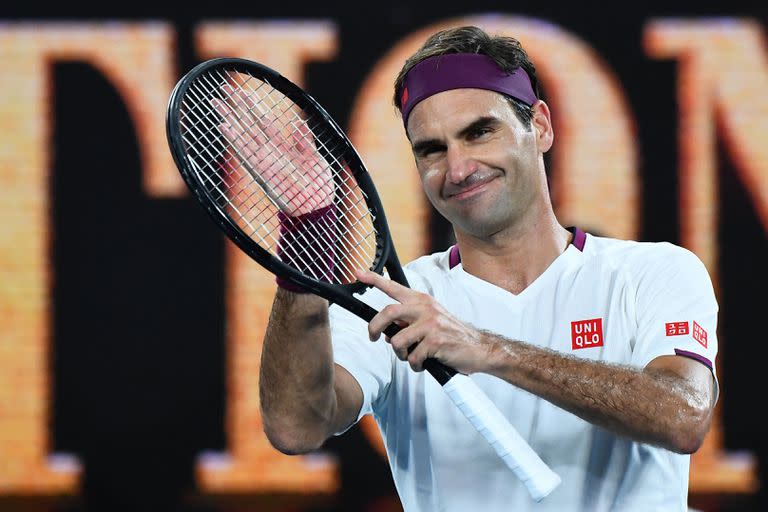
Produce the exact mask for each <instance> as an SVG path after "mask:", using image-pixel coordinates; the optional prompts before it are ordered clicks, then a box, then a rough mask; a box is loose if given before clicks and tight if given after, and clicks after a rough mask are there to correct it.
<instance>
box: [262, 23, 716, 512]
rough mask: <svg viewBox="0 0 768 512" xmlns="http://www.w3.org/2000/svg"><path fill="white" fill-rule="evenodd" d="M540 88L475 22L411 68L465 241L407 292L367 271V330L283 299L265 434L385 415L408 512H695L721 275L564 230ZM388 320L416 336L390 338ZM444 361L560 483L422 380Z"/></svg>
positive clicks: (400, 90) (418, 128)
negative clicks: (499, 450) (532, 483)
mask: <svg viewBox="0 0 768 512" xmlns="http://www.w3.org/2000/svg"><path fill="white" fill-rule="evenodd" d="M536 90H537V85H536V74H535V68H534V66H533V64H532V63H531V62H530V60H529V59H528V57H527V55H526V53H525V51H524V50H523V48H522V47H521V46H520V44H519V42H518V41H516V40H515V39H512V38H507V37H492V36H490V35H488V34H486V33H485V32H483V31H482V30H480V29H478V28H475V27H461V28H457V29H452V30H447V31H443V32H440V33H437V34H435V35H434V36H432V37H431V38H430V39H429V40H427V41H426V43H425V44H424V46H423V47H422V48H421V49H419V50H418V51H417V52H416V53H415V54H414V55H413V56H412V57H411V58H410V59H409V60H408V61H407V62H406V63H405V66H404V67H403V70H402V71H401V73H400V75H399V76H398V78H397V81H396V83H395V94H394V97H395V102H396V104H397V106H398V108H399V109H400V112H401V113H402V117H403V122H404V126H405V130H406V135H407V136H408V139H409V140H410V142H411V144H412V148H413V153H414V158H415V161H416V165H417V168H418V172H419V175H420V177H421V181H422V185H423V188H424V191H425V193H426V195H427V196H428V198H429V200H430V201H431V202H432V204H433V205H434V206H435V208H436V209H437V210H438V211H439V212H440V213H441V214H442V215H444V216H445V218H446V219H448V220H449V221H450V222H451V223H452V225H453V228H454V232H455V235H456V240H457V244H456V246H454V247H452V248H451V249H450V250H448V251H445V252H442V253H437V254H432V255H428V256H424V257H422V258H419V259H418V260H416V261H414V262H412V263H410V264H409V265H407V267H406V273H407V276H408V279H409V281H410V283H411V285H412V287H413V288H412V289H407V288H404V287H402V286H400V285H398V284H396V283H393V282H392V281H389V280H387V279H385V278H383V277H381V276H378V275H376V274H373V273H370V272H360V273H359V274H358V278H359V279H360V280H361V281H363V282H366V283H368V284H370V285H371V286H372V287H373V289H372V290H370V291H369V292H368V293H366V294H365V298H366V300H367V301H368V302H369V303H370V304H371V305H374V306H376V307H378V308H379V309H380V310H381V312H380V313H379V315H377V316H376V317H375V318H374V319H373V320H372V321H371V322H370V323H369V324H368V325H366V324H365V323H364V322H363V321H361V320H359V319H358V318H356V317H354V316H352V315H351V314H348V313H346V312H345V311H343V310H341V309H339V308H336V307H331V308H330V309H329V308H328V305H327V303H326V302H325V301H323V300H322V299H319V298H317V297H313V296H311V295H307V294H299V293H295V291H288V290H282V289H281V290H279V291H278V294H277V296H276V299H275V304H274V307H273V315H272V319H271V321H270V326H269V330H268V333H267V337H266V340H265V346H264V352H263V360H262V374H261V391H262V407H263V412H264V425H265V431H266V432H267V435H268V436H269V438H270V440H272V442H273V444H274V445H275V446H276V447H278V448H279V449H281V450H283V451H284V452H286V453H304V452H306V451H309V450H312V449H315V448H317V447H319V446H320V445H321V444H322V443H323V442H324V441H325V440H326V439H327V438H328V437H329V436H331V435H334V434H338V433H340V432H343V431H344V430H346V429H347V428H349V426H351V425H352V424H353V423H354V422H355V421H356V420H357V419H359V418H360V417H362V416H363V415H365V414H373V415H374V417H375V418H376V421H377V423H378V425H379V427H380V429H381V432H382V435H383V437H384V441H385V445H386V447H387V452H388V455H389V463H390V466H391V468H392V472H393V475H394V479H395V483H396V486H397V489H398V492H399V494H400V497H401V499H402V502H403V506H404V508H405V510H406V511H432V510H441V511H466V510H483V511H502V510H504V511H507V510H553V511H555V510H557V511H562V510H584V511H600V510H621V511H635V510H636V511H649V510H664V511H668V510H679V511H684V510H687V483H688V470H689V463H690V455H689V454H690V453H692V452H694V451H696V450H697V449H698V447H699V446H700V445H701V443H702V441H703V438H704V436H705V434H706V432H707V431H708V429H709V425H710V422H711V417H712V410H713V407H714V403H715V401H716V396H717V389H718V388H717V381H716V378H715V367H714V362H715V357H716V354H717V341H716V336H715V331H716V326H717V303H716V300H715V297H714V292H713V289H712V285H711V283H710V279H709V276H708V274H707V272H706V270H705V268H704V266H703V265H702V264H701V262H700V261H699V260H698V258H696V256H695V255H693V254H692V253H690V252H689V251H687V250H685V249H682V248H680V247H677V246H674V245H671V244H668V243H639V242H634V241H623V240H615V239H608V238H603V237H597V236H592V235H590V234H587V233H585V232H584V231H582V230H580V229H578V228H565V227H563V226H561V225H560V223H559V222H558V220H557V218H556V216H555V214H554V212H553V209H552V204H551V200H550V196H549V190H548V186H547V179H546V172H545V165H544V154H545V153H546V152H547V151H549V149H550V148H551V147H552V145H553V143H554V139H555V137H554V133H553V129H552V121H551V116H550V111H549V108H548V107H547V105H546V103H545V102H543V101H541V100H540V99H539V98H538V95H537V93H536ZM596 122H598V121H596ZM295 318H300V319H301V321H298V322H297V321H291V319H295ZM392 322H398V323H400V324H401V325H407V327H405V328H404V329H402V330H401V331H400V332H399V333H398V334H397V335H396V336H394V337H393V338H391V339H387V338H385V337H383V336H382V332H383V330H384V329H385V328H386V326H388V325H389V324H391V323H392ZM369 339H370V340H374V342H373V343H371V342H370V341H368V340H369ZM390 346H391V348H390ZM295 354H302V356H301V357H295ZM430 357H431V358H436V359H438V360H440V361H442V362H443V363H445V364H447V365H448V366H451V367H453V368H456V369H457V370H458V371H460V372H462V373H465V374H468V375H471V377H472V379H473V380H474V381H475V382H476V383H477V384H478V385H479V386H480V387H481V388H482V389H483V390H484V391H485V392H486V393H487V394H488V396H490V397H491V398H492V399H493V400H494V402H495V403H496V405H497V406H498V407H499V409H500V410H501V411H502V412H503V413H504V414H505V415H506V417H507V418H508V419H509V421H510V422H511V423H512V424H513V425H514V426H515V427H516V428H517V429H518V431H519V432H520V433H521V435H522V436H523V437H524V438H526V440H527V441H528V442H529V443H530V444H531V446H532V447H533V448H534V449H535V450H536V451H537V452H538V453H539V455H540V456H541V457H542V459H543V460H544V461H545V462H546V463H547V464H548V465H550V467H552V468H553V469H554V470H555V471H556V472H557V473H558V474H559V475H560V476H561V478H562V481H563V483H562V484H561V486H560V487H559V488H557V489H556V490H555V491H554V492H553V493H552V494H551V495H549V496H548V497H547V498H545V499H544V500H543V501H542V502H540V503H535V502H533V501H532V500H531V498H530V497H529V495H528V494H527V492H526V490H525V487H524V486H523V485H522V484H521V483H520V482H519V481H518V480H517V479H516V478H515V477H514V475H513V474H512V472H511V471H510V470H509V469H508V468H507V467H506V466H505V464H504V463H503V462H502V461H501V460H500V459H499V458H498V457H497V455H496V454H495V452H494V451H493V450H492V449H491V448H490V447H489V446H488V445H487V444H486V443H485V441H484V440H483V439H482V438H481V437H480V435H479V434H478V433H477V432H476V431H475V430H474V428H473V427H472V426H471V425H470V424H469V423H468V422H467V420H466V419H465V418H464V416H463V415H462V414H461V413H460V412H459V411H457V410H456V409H455V407H454V406H453V405H452V404H451V402H450V401H449V399H448V398H447V397H446V396H445V394H444V393H443V391H442V389H441V387H440V386H439V384H437V382H435V381H434V380H433V379H432V378H431V377H429V376H428V375H425V373H424V372H423V371H422V364H423V362H424V360H425V359H426V358H430Z"/></svg>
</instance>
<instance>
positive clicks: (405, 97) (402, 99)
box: [400, 87, 408, 110]
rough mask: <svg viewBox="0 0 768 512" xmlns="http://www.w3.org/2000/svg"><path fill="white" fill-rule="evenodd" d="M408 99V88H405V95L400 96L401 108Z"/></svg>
mask: <svg viewBox="0 0 768 512" xmlns="http://www.w3.org/2000/svg"><path fill="white" fill-rule="evenodd" d="M406 101H408V88H407V87H406V88H405V89H403V95H402V96H400V109H401V110H402V109H404V108H405V102H406Z"/></svg>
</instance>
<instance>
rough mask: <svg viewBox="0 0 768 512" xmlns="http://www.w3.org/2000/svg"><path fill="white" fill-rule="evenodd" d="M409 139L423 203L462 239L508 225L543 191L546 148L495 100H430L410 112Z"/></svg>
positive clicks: (462, 95)
mask: <svg viewBox="0 0 768 512" xmlns="http://www.w3.org/2000/svg"><path fill="white" fill-rule="evenodd" d="M547 122H548V118H547ZM408 133H409V136H410V140H411V144H412V149H413V153H414V157H415V159H416V166H417V168H418V170H419V175H420V177H421V181H422V184H423V186H424V191H425V192H426V194H427V197H429V200H430V201H431V202H432V204H433V205H434V206H435V208H436V209H437V210H438V211H439V212H440V213H441V214H442V215H443V216H444V217H445V218H446V219H448V220H449V221H450V222H451V223H453V224H454V226H456V227H457V228H459V229H460V230H462V231H464V232H466V233H468V234H471V235H473V236H476V237H488V236H492V235H494V234H496V233H498V232H499V231H502V230H504V229H506V228H508V227H511V226H513V225H514V224H515V222H516V221H518V220H519V219H521V218H522V216H523V215H524V214H525V212H526V211H527V210H528V209H529V207H530V206H531V205H532V204H533V202H534V201H535V200H536V197H537V195H540V194H541V192H542V179H543V176H542V171H543V164H542V160H541V156H542V154H543V152H545V151H546V150H547V149H549V146H548V145H546V147H542V141H541V137H540V136H539V130H538V129H537V127H536V123H534V127H533V128H532V127H531V126H526V125H524V124H523V123H522V122H521V121H520V120H519V119H518V118H517V116H516V115H515V112H514V110H513V109H512V106H511V105H510V104H509V102H508V101H507V100H506V98H504V97H503V96H502V95H501V94H498V93H496V92H493V91H487V90H483V89H454V90H449V91H444V92H441V93H438V94H435V95H434V96H430V97H429V98H427V99H425V100H424V101H422V102H420V103H419V104H418V105H416V107H414V109H413V110H412V111H411V115H410V117H409V119H408ZM549 142H550V143H551V140H550V141H549ZM544 189H545V190H546V185H544Z"/></svg>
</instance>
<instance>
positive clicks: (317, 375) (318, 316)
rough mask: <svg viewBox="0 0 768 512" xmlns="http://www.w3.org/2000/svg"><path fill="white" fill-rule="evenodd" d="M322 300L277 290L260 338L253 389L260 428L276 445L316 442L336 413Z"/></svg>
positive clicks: (299, 447)
mask: <svg viewBox="0 0 768 512" xmlns="http://www.w3.org/2000/svg"><path fill="white" fill-rule="evenodd" d="M333 386H334V368H333V354H332V349H331V342H330V327H329V323H328V303H327V301H325V300H324V299H321V298H319V297H316V296H314V295H310V294H296V293H292V292H288V291H285V290H282V289H278V291H277V294H276V295H275V301H274V304H273V306H272V314H271V316H270V319H269V325H268V327H267V332H266V334H265V337H264V346H263V351H262V356H261V370H260V382H259V391H260V398H261V409H262V416H263V420H264V430H265V432H266V434H267V436H268V437H269V439H270V441H271V442H272V444H273V445H275V447H276V448H278V449H280V450H281V451H284V452H288V453H298V452H303V451H307V450H310V449H313V448H317V447H319V445H320V444H322V442H323V441H324V440H325V439H326V438H327V437H328V436H329V435H330V434H331V433H333V429H334V427H335V425H334V418H335V416H336V407H337V404H336V393H335V391H334V387H333Z"/></svg>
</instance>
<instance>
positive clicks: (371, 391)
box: [329, 289, 394, 435]
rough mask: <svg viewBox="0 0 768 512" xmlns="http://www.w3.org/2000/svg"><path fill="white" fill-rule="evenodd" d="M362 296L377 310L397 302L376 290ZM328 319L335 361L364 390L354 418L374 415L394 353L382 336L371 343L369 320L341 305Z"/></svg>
mask: <svg viewBox="0 0 768 512" xmlns="http://www.w3.org/2000/svg"><path fill="white" fill-rule="evenodd" d="M359 298H361V300H363V302H366V303H367V304H369V305H370V306H372V307H374V308H376V309H377V310H380V309H381V308H382V307H383V306H384V304H388V303H392V302H394V301H393V300H391V299H389V298H388V297H386V296H384V294H383V293H381V292H379V291H378V290H375V289H374V290H369V291H368V292H366V293H365V294H363V295H362V296H359ZM329 318H330V324H331V339H332V344H333V359H334V362H335V363H336V364H338V365H339V366H342V367H343V368H344V369H345V370H347V371H348V372H349V373H350V374H352V376H353V377H354V378H355V380H357V383H358V384H359V385H360V388H361V389H362V390H363V405H362V407H361V408H360V412H359V413H358V415H357V419H356V420H355V422H357V421H359V420H360V418H362V417H363V416H365V415H366V414H373V412H374V408H375V405H376V404H377V403H378V402H379V401H380V400H382V399H383V398H384V397H385V396H386V393H387V391H388V389H389V385H390V383H391V381H392V370H393V360H392V358H393V357H394V352H393V351H392V349H391V348H390V346H389V344H388V343H387V342H386V341H384V338H383V336H382V338H381V339H379V340H377V341H375V342H371V341H370V340H369V339H368V323H367V322H365V321H364V320H362V319H360V318H358V317H357V316H355V315H353V314H352V313H349V312H348V311H346V310H345V309H343V308H341V307H340V306H337V305H332V306H331V307H330V308H329ZM350 426H351V425H350ZM346 430H347V429H345V430H344V431H346ZM344 431H341V432H337V433H336V435H339V434H342V433H343V432H344Z"/></svg>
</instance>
